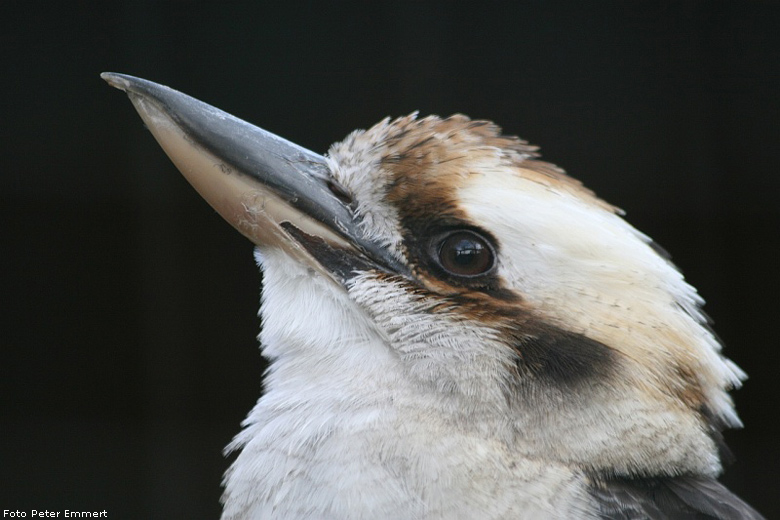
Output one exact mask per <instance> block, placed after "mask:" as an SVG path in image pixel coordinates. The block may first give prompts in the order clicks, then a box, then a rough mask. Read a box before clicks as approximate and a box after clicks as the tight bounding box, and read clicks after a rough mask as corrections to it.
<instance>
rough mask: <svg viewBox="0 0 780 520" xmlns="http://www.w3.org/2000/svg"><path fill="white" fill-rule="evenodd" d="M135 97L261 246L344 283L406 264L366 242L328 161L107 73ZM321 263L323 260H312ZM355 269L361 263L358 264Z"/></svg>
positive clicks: (163, 141)
mask: <svg viewBox="0 0 780 520" xmlns="http://www.w3.org/2000/svg"><path fill="white" fill-rule="evenodd" d="M101 77H102V78H103V79H104V80H106V81H107V82H108V83H109V84H110V85H112V86H114V87H116V88H118V89H120V90H124V91H125V92H127V95H128V96H129V97H130V101H132V103H133V105H134V106H135V108H136V110H137V111H138V113H139V114H140V115H141V118H142V119H143V120H144V122H145V123H146V126H147V127H148V128H149V130H150V131H151V132H152V134H153V135H154V137H155V138H156V139H157V142H158V143H160V146H162V148H163V150H165V152H166V153H167V154H168V156H169V157H170V158H171V160H172V161H173V163H174V164H175V165H176V167H177V168H178V169H179V170H180V171H181V173H182V174H183V175H184V177H185V178H186V179H187V180H188V181H189V182H190V184H192V185H193V187H194V188H195V189H196V190H197V191H198V193H200V195H201V196H202V197H203V198H204V199H206V201H207V202H208V203H209V204H211V206H212V207H213V208H214V209H215V210H217V212H218V213H219V214H220V215H222V217H223V218H224V219H225V220H227V221H228V222H229V223H230V224H232V225H233V226H234V227H235V228H236V229H238V230H239V231H240V232H241V233H242V234H243V235H244V236H246V237H247V238H249V239H250V240H251V241H252V242H254V243H255V244H257V245H260V246H277V247H282V248H284V249H285V250H287V251H288V252H289V253H291V254H293V255H294V256H296V257H298V258H299V259H300V260H303V261H305V262H306V263H308V264H316V265H315V266H318V267H323V266H322V264H323V262H324V263H326V264H331V265H326V266H324V267H326V269H325V270H326V271H327V273H328V274H329V275H331V276H334V275H337V276H336V277H337V278H339V279H340V280H339V281H341V282H343V281H344V278H345V277H347V276H348V272H349V271H350V270H351V269H352V268H357V267H362V268H367V267H368V266H369V265H373V266H375V267H380V268H382V269H383V270H388V271H392V272H396V273H400V272H404V270H405V269H404V268H403V267H402V265H401V264H400V263H399V262H398V261H397V260H396V259H395V258H394V257H392V256H391V255H390V254H389V252H388V251H387V250H386V249H385V248H382V247H381V246H380V245H378V244H376V243H374V242H372V241H370V240H368V239H366V238H365V236H364V234H363V232H362V231H361V229H360V225H359V222H358V220H357V219H356V217H355V215H354V213H353V211H352V210H351V208H350V207H349V206H348V205H347V204H345V203H344V202H343V201H342V200H341V199H340V198H339V197H338V196H336V195H335V194H334V192H333V191H332V190H331V189H330V188H329V186H332V185H333V184H334V181H333V180H332V179H331V177H330V170H329V168H328V165H327V162H326V161H325V158H324V157H322V156H321V155H318V154H316V153H314V152H311V151H309V150H307V149H305V148H302V147H300V146H298V145H296V144H294V143H291V142H290V141H287V140H286V139H283V138H281V137H279V136H277V135H275V134H272V133H271V132H267V131H265V130H263V129H261V128H258V127H256V126H254V125H251V124H249V123H247V122H246V121H242V120H241V119H238V118H236V117H234V116H232V115H230V114H228V113H226V112H223V111H222V110H219V109H217V108H214V107H212V106H211V105H208V104H206V103H203V102H202V101H198V100H197V99H195V98H192V97H190V96H187V95H185V94H182V93H181V92H178V91H176V90H173V89H171V88H168V87H165V86H163V85H159V84H157V83H153V82H151V81H147V80H144V79H140V78H136V77H133V76H128V75H125V74H116V73H111V72H104V73H103V74H101ZM312 260H316V262H312ZM351 264H354V265H351Z"/></svg>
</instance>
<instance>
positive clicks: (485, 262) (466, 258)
mask: <svg viewBox="0 0 780 520" xmlns="http://www.w3.org/2000/svg"><path fill="white" fill-rule="evenodd" d="M434 250H435V252H436V257H435V260H436V261H437V263H438V264H439V265H440V266H441V267H442V268H443V269H444V270H445V271H447V272H448V273H450V274H452V275H455V276H461V277H468V278H471V277H475V276H481V275H483V274H486V273H487V272H489V271H490V270H491V269H492V268H493V265H494V264H495V255H494V253H493V247H492V246H491V245H490V243H489V242H488V241H487V240H486V239H485V238H483V237H481V236H480V235H478V234H476V233H474V232H473V231H455V232H452V233H450V234H448V235H445V236H444V237H443V238H442V239H441V240H440V241H439V243H438V246H437V247H436V248H435V249H434Z"/></svg>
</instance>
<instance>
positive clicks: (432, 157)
mask: <svg viewBox="0 0 780 520" xmlns="http://www.w3.org/2000/svg"><path fill="white" fill-rule="evenodd" d="M369 132H371V131H369ZM385 132H386V134H387V138H386V139H385V141H384V142H383V146H384V147H385V149H386V152H385V154H384V155H383V156H382V157H381V159H380V164H381V165H382V167H384V168H385V169H387V170H388V171H389V172H390V173H391V179H392V180H391V182H390V185H389V188H390V189H389V192H388V197H387V200H388V201H389V202H391V203H393V204H394V205H395V206H396V207H399V208H403V207H407V206H408V205H409V204H410V203H413V204H414V205H419V206H422V207H425V206H427V205H429V204H434V203H437V202H439V201H446V200H450V201H453V200H454V197H453V195H454V194H453V193H452V188H453V187H455V186H458V185H459V184H460V183H459V182H456V181H454V180H453V179H452V178H451V177H452V176H465V175H469V174H476V173H478V171H475V164H478V163H479V162H480V159H481V158H484V157H487V156H493V157H498V158H499V162H500V163H501V164H502V165H505V166H509V167H511V168H515V169H517V170H518V174H522V175H524V176H530V177H532V178H535V179H536V180H537V181H538V182H540V183H543V184H550V185H553V186H555V187H556V188H557V189H563V190H567V191H574V192H576V193H577V195H578V196H580V197H582V198H584V199H588V200H591V201H592V202H594V203H596V204H597V205H599V206H601V207H604V208H606V209H610V210H611V211H618V212H619V211H620V210H618V209H617V208H615V207H614V206H611V205H610V204H608V203H606V202H604V201H602V200H601V199H599V198H598V197H596V195H595V194H594V193H593V192H592V191H591V190H589V189H587V188H585V187H584V186H583V185H582V183H581V182H580V181H578V180H577V179H574V178H572V177H569V176H568V175H566V173H565V172H564V170H563V169H561V168H559V167H558V166H556V165H554V164H552V163H549V162H545V161H542V160H540V159H539V156H540V154H539V153H538V150H539V147H538V146H534V145H531V144H528V142H527V141H524V140H522V139H520V138H518V137H516V136H507V135H502V134H501V127H499V126H498V125H496V124H495V123H493V122H491V121H486V120H471V119H469V118H468V117H467V116H464V115H462V114H455V115H452V116H450V117H447V118H446V119H441V118H439V117H438V116H428V117H425V118H423V119H416V114H412V115H409V116H406V117H401V118H398V119H396V120H394V121H391V122H390V123H389V124H388V127H387V128H386V129H385ZM448 206H452V204H450V205H448ZM428 207H429V208H430V206H428ZM435 207H437V208H438V207H439V206H435Z"/></svg>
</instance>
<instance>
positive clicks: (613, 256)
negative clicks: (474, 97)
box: [104, 74, 744, 476]
mask: <svg viewBox="0 0 780 520" xmlns="http://www.w3.org/2000/svg"><path fill="white" fill-rule="evenodd" d="M104 78H105V79H106V80H107V81H108V82H109V83H111V84H112V85H114V86H116V87H117V88H120V89H122V90H125V91H126V92H127V93H128V94H129V96H130V98H131V100H132V101H133V103H134V104H135V106H136V108H137V109H138V111H139V113H140V114H141V116H142V117H143V119H144V121H145V122H146V124H147V126H148V127H149V129H150V130H151V131H152V133H153V134H154V135H155V137H156V138H157V140H158V141H159V142H160V144H161V145H162V147H163V148H164V149H165V150H166V152H167V153H168V155H169V156H170V157H171V159H172V160H173V162H174V163H175V164H176V165H177V166H178V167H179V169H180V170H181V171H182V173H183V174H184V176H185V177H186V178H187V179H188V180H189V181H190V182H191V183H192V184H193V185H194V186H195V188H196V189H197V190H198V191H199V192H200V193H201V195H203V197H204V198H205V199H206V200H207V201H208V202H209V203H210V204H211V205H212V206H213V207H214V208H215V209H216V210H217V211H218V212H219V213H220V214H221V215H222V216H223V217H224V218H225V219H226V220H227V221H228V222H230V223H231V224H232V225H233V226H234V227H236V228H237V229H238V230H239V231H240V232H241V233H243V234H244V235H245V236H247V237H248V238H249V239H250V240H252V242H254V243H255V244H256V245H257V247H258V258H259V260H260V263H261V265H262V267H263V270H264V293H263V305H262V316H263V328H264V330H263V333H262V336H261V340H262V342H263V344H264V353H265V355H266V356H267V357H268V358H269V359H270V360H271V361H272V367H271V370H270V373H269V375H268V380H267V385H268V388H269V389H273V388H276V387H279V388H282V387H285V386H286V387H288V388H295V389H298V390H299V391H300V392H301V393H303V394H305V393H306V389H307V388H309V387H314V386H316V388H317V392H318V394H317V395H318V397H317V398H318V399H322V398H323V397H322V396H323V395H325V396H327V395H336V394H337V395H338V396H339V399H342V400H346V401H351V402H362V401H367V400H370V399H376V395H377V393H378V392H379V390H377V389H378V388H379V389H381V391H382V392H384V394H385V397H386V398H387V399H388V400H390V401H393V399H397V402H396V406H399V407H400V406H403V405H402V404H401V403H402V402H404V400H409V401H414V402H415V403H416V404H415V405H414V406H415V407H416V409H417V410H419V411H420V413H425V414H432V415H436V416H438V417H440V418H441V420H442V421H444V422H446V423H447V424H451V425H452V427H453V428H460V429H463V430H468V431H474V432H475V433H478V434H479V435H484V436H489V437H494V438H496V439H499V440H501V441H505V442H506V443H507V445H511V446H513V449H515V450H519V451H520V452H522V453H524V454H525V455H527V456H528V457H529V458H534V459H536V460H555V461H559V462H561V463H563V464H566V465H570V466H573V467H577V468H581V469H582V470H583V471H585V472H593V473H597V474H611V475H634V476H642V475H644V476H652V475H678V474H685V473H692V474H706V475H714V474H717V473H718V472H719V471H720V461H719V456H718V447H717V438H718V432H719V431H720V429H721V428H723V427H724V426H732V427H733V426H738V425H739V420H738V418H737V416H736V414H735V412H734V410H733V405H732V402H731V399H730V397H729V395H728V393H727V392H728V391H729V390H730V389H731V388H733V387H736V386H739V384H740V381H741V380H742V379H743V378H744V375H743V373H742V372H741V371H740V370H739V368H737V367H736V366H735V365H734V364H733V363H731V362H730V361H728V360H727V359H725V358H724V357H723V356H722V355H721V354H720V345H719V343H718V341H717V339H716V338H715V337H714V336H713V334H712V333H711V331H710V330H709V328H708V327H707V324H706V318H705V316H704V315H703V314H702V312H701V310H700V306H701V303H702V300H701V299H700V298H699V296H698V295H697V293H696V291H695V290H694V289H693V288H692V287H691V286H690V285H688V284H687V283H686V282H685V281H684V279H683V277H682V276H681V274H680V273H679V271H678V270H677V269H676V268H675V267H674V266H673V265H672V264H671V263H670V261H669V260H668V258H666V257H665V256H664V255H663V254H659V248H657V247H655V246H654V245H653V243H652V242H651V240H650V239H649V238H648V237H646V236H645V235H643V234H642V233H640V232H638V231H637V230H636V229H634V228H633V227H632V226H631V225H629V224H628V223H627V222H626V221H625V220H624V219H623V218H622V215H621V212H620V211H619V210H618V209H617V208H615V207H614V206H612V205H610V204H608V203H606V202H604V201H602V200H600V199H599V198H597V197H596V196H595V195H594V194H593V193H592V192H591V191H589V190H588V189H586V188H585V187H583V186H582V185H581V184H580V183H579V182H578V181H576V180H574V179H573V178H571V177H569V176H567V175H566V174H564V172H563V171H562V170H560V169H559V168H557V167H555V166H553V165H552V164H549V163H546V162H543V161H541V160H539V158H538V154H537V149H536V147H533V146H530V145H529V144H527V143H526V142H524V141H522V140H520V139H518V138H516V137H508V136H505V135H502V134H501V131H500V128H499V127H497V126H496V125H494V124H493V123H490V122H488V121H480V120H471V119H469V118H468V117H466V116H463V115H454V116H451V117H448V118H439V117H436V116H430V117H423V118H420V117H418V116H417V115H416V114H412V115H409V116H406V117H401V118H398V119H395V120H390V119H385V120H383V121H381V122H380V123H378V124H376V125H375V126H373V127H372V128H370V129H368V130H365V131H363V130H361V131H355V132H353V133H352V134H350V135H349V136H348V137H347V138H346V139H345V140H344V141H342V142H340V143H337V144H335V145H333V146H332V147H331V149H330V150H329V151H328V153H327V154H326V155H325V156H320V155H318V154H315V153H313V152H311V151H308V150H305V149H303V148H301V147H298V146H297V145H294V144H293V143H290V142H288V141H286V140H284V139H282V138H280V137H278V136H275V135H273V134H271V133H269V132H266V131H264V130H261V129H259V128H257V127H254V126H252V125H250V124H248V123H246V122H243V121H241V120H238V119H237V118H234V117H233V116H230V115H228V114H226V113H224V112H222V111H219V110H217V109H215V108H213V107H211V106H209V105H206V104H205V103H202V102H199V101H197V100H195V99H193V98H190V97H188V96H185V95H184V94H181V93H179V92H176V91H174V90H171V89H168V88H167V87H162V86H160V85H157V84H155V83H151V82H148V81H145V80H141V79H138V78H133V77H130V76H124V75H119V74H105V75H104ZM388 382H389V383H388ZM336 387H339V388H340V390H339V392H336V391H335V390H334V389H335V388H336ZM345 388H346V389H347V390H344V389H345ZM329 392H331V393H330V394H329ZM388 394H389V395H388Z"/></svg>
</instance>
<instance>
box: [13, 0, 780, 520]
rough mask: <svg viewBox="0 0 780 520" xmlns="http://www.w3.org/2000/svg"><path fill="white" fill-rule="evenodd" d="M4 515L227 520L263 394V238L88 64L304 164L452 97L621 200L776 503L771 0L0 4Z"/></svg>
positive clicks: (737, 469) (759, 498)
mask: <svg viewBox="0 0 780 520" xmlns="http://www.w3.org/2000/svg"><path fill="white" fill-rule="evenodd" d="M0 43H2V46H1V48H0V64H2V70H3V74H2V79H0V85H2V86H1V87H0V88H2V97H1V98H0V99H2V101H1V103H2V113H0V120H1V121H2V124H0V128H2V141H1V142H2V145H1V146H2V159H0V160H1V161H2V162H1V163H0V164H2V171H1V172H0V215H1V217H2V220H1V221H0V222H1V225H0V240H1V241H0V244H2V245H1V246H0V247H2V249H1V250H0V251H1V252H2V260H3V262H2V269H0V273H2V274H0V299H1V301H2V308H1V309H0V310H2V314H0V316H1V318H0V320H2V321H0V325H1V326H2V350H1V351H0V352H1V353H2V354H1V355H2V360H1V362H0V395H1V396H2V409H1V410H0V414H1V415H0V417H1V418H2V419H1V420H2V423H0V430H1V431H2V434H0V435H1V437H0V439H2V440H1V441H0V478H2V481H1V482H0V508H2V509H17V508H19V509H23V510H24V509H26V510H28V511H29V509H30V508H37V509H44V508H48V509H50V510H58V509H59V510H62V509H65V508H69V509H76V510H103V509H106V510H107V511H108V512H109V514H110V518H215V517H216V516H217V515H218V513H219V503H218V498H219V494H220V478H221V474H222V472H223V471H224V470H225V468H226V467H227V465H228V461H227V460H225V459H224V458H223V456H222V455H221V453H220V451H221V449H222V447H223V446H224V445H225V444H227V443H228V442H229V440H230V439H231V437H232V436H233V435H234V434H235V433H237V432H238V431H239V422H240V421H241V419H242V418H243V417H244V415H245V414H246V412H247V411H248V410H249V408H250V407H251V406H252V404H253V403H254V402H255V400H256V399H257V397H258V396H259V395H260V391H261V374H262V370H263V366H264V365H263V361H262V359H261V357H260V355H259V353H258V351H257V346H256V341H255V339H254V337H255V335H256V334H257V332H258V329H259V325H260V324H259V320H258V318H257V317H256V310H257V306H258V292H259V285H260V275H259V274H258V272H257V269H256V268H255V266H254V264H253V260H252V255H251V249H252V248H251V246H250V244H249V243H248V242H247V241H246V240H245V239H243V238H242V237H241V236H239V234H238V233H236V232H235V231H234V230H232V229H231V228H230V227H229V226H228V225H227V224H225V223H224V222H223V221H222V220H221V219H220V218H219V217H218V216H217V215H216V214H215V213H214V212H213V211H212V210H211V209H210V208H209V207H208V206H207V205H206V204H205V203H204V202H202V201H201V200H200V199H199V197H198V196H197V195H196V194H195V192H194V190H192V189H191V188H190V187H189V186H188V185H187V183H186V182H185V181H184V180H183V179H182V178H181V176H180V175H179V174H178V173H177V172H176V171H175V169H174V167H173V166H172V165H171V164H170V162H169V161H168V159H167V158H166V157H165V155H164V154H163V152H162V151H161V150H160V149H159V148H158V146H157V144H156V143H155V142H154V140H153V139H152V137H151V136H150V135H149V133H148V132H147V131H146V130H145V129H144V127H143V125H142V124H141V121H140V119H139V117H138V116H137V114H136V113H135V110H134V109H133V108H132V106H131V105H130V103H129V101H128V100H127V98H126V96H125V95H124V94H122V93H121V92H119V91H116V90H114V89H111V88H109V87H108V86H107V85H106V84H105V83H104V82H102V81H101V80H100V79H99V77H98V74H99V73H100V72H102V71H104V70H111V71H116V72H124V73H129V74H133V75H137V76H141V77H144V78H148V79H151V80H154V81H157V82H159V83H163V84H167V85H170V86H172V87H174V88H177V89H179V90H182V91H184V92H186V93H188V94H190V95H193V96H195V97H198V98H200V99H202V100H204V101H207V102H209V103H211V104H214V105H216V106H218V107H220V108H222V109H224V110H227V111H228V112H231V113H233V114H236V115H238V116H239V117H242V118H244V119H247V120H249V121H251V122H254V123H256V124H259V125H261V126H263V127H265V128H267V129H269V130H271V131H274V132H276V133H278V134H281V135H283V136H285V137H287V138H289V139H291V140H294V141H296V142H298V143H300V144H302V145H304V146H306V147H309V148H311V149H313V150H315V151H319V152H324V151H325V150H326V149H327V146H328V145H329V144H330V143H331V142H333V141H335V140H338V139H341V138H343V137H344V136H345V135H346V134H347V133H348V132H349V131H351V130H353V129H354V128H365V127H367V126H370V125H371V124H373V123H375V122H376V121H378V120H379V119H381V118H382V117H384V116H386V115H392V116H398V115H403V114H407V113H409V112H411V111H413V110H420V111H421V113H422V114H429V113H436V114H441V115H448V114H451V113H453V112H463V113H466V114H468V115H470V116H472V117H476V118H488V119H493V120H495V121H496V122H497V123H498V124H500V125H501V126H502V127H503V128H504V130H505V131H506V132H507V133H509V134H517V135H520V136H521V137H524V138H526V139H528V140H530V141H531V142H533V143H536V144H540V145H542V147H543V148H542V152H543V154H544V158H546V159H547V160H549V161H552V162H554V163H556V164H558V165H560V166H562V167H564V168H565V169H566V170H567V171H568V172H569V173H570V174H572V175H574V176H575V177H578V178H580V179H582V180H583V181H584V182H585V183H586V184H587V185H588V186H590V187H591V188H593V189H595V190H596V192H597V193H599V194H600V195H601V196H602V197H603V198H605V199H607V200H609V201H610V202H612V203H615V204H617V205H619V206H621V207H622V208H624V209H625V210H626V211H627V212H628V215H627V218H628V220H629V221H630V222H632V223H633V224H634V225H635V226H636V227H638V228H639V229H641V230H643V231H644V232H646V233H647V234H649V235H650V236H652V237H653V238H655V239H656V240H657V241H658V242H659V243H660V244H661V245H662V246H664V247H665V248H666V249H668V250H669V251H670V252H671V253H672V255H673V258H674V260H675V261H676V263H677V264H678V265H679V266H680V267H681V268H682V270H683V271H684V273H685V274H686V276H687V278H688V280H689V281H690V282H691V283H693V284H694V285H695V286H697V287H698V288H699V290H700V292H701V293H702V295H703V296H704V297H705V298H706V299H707V301H708V305H707V307H706V310H707V311H708V313H709V314H710V315H711V316H712V317H713V318H714V320H715V329H716V331H717V332H718V333H719V334H720V336H721V337H722V338H723V340H724V342H725V344H726V353H727V354H728V356H729V357H731V358H732V359H733V360H735V361H736V362H737V363H738V364H739V365H740V366H741V367H743V368H744V369H745V370H746V371H747V372H748V373H749V374H750V376H751V377H750V380H749V381H748V382H747V383H746V386H745V387H744V388H743V389H742V390H740V391H739V392H737V393H736V394H735V398H736V401H737V405H738V409H739V411H740V414H741V417H742V418H743V420H744V422H745V424H746V429H744V430H741V431H732V432H728V433H727V434H726V435H727V437H726V438H727V440H728V442H729V444H730V446H731V447H732V449H733V451H734V453H735V455H736V460H737V461H736V463H734V464H732V465H731V466H730V467H729V468H728V469H727V471H726V475H725V477H724V481H725V482H726V483H727V484H728V485H729V486H730V487H731V488H732V489H733V490H735V491H736V492H737V493H738V494H740V495H741V496H743V497H744V498H745V499H747V500H748V501H750V502H751V503H753V504H754V505H755V506H756V507H758V508H759V509H760V510H762V512H763V513H764V514H766V515H767V516H768V517H770V518H771V517H778V516H780V506H779V505H778V500H777V498H776V494H777V491H776V490H777V488H778V485H780V457H779V455H780V449H779V448H778V442H777V439H778V438H780V427H779V426H778V419H777V412H778V384H777V373H778V369H780V362H779V361H780V354H779V351H780V344H779V343H778V340H777V335H776V326H777V324H778V323H777V320H778V310H779V308H778V299H777V294H778V289H780V266H779V264H778V260H780V255H778V245H780V172H778V158H780V152H778V150H780V125H779V124H778V123H779V122H780V119H779V118H778V116H780V103H779V102H778V96H779V95H780V54H779V52H778V51H780V10H778V6H777V5H775V3H774V2H758V1H752V2H751V1H748V2H736V1H735V2H705V1H701V2H673V3H672V2H669V3H660V2H658V3H656V2H595V3H592V2H580V1H577V2H541V1H540V2H516V3H512V4H508V3H507V4H499V3H481V2H463V3H458V2H429V3H407V2H393V3H371V2H365V3H359V4H358V3H339V4H337V5H325V4H324V3H322V4H320V3H313V2H312V3H292V4H289V5H288V6H284V7H283V6H280V5H277V4H276V3H274V4H273V5H271V4H269V5H264V3H262V2H254V3H251V4H249V3H247V4H240V3H232V2H228V3H220V4H219V5H214V4H211V3H204V2H193V1H178V2H149V3H143V2H126V3H124V4H122V5H120V4H114V3H111V2H78V1H72V2H59V3H53V2H47V3H35V2H14V1H5V2H3V3H2V5H0Z"/></svg>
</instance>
